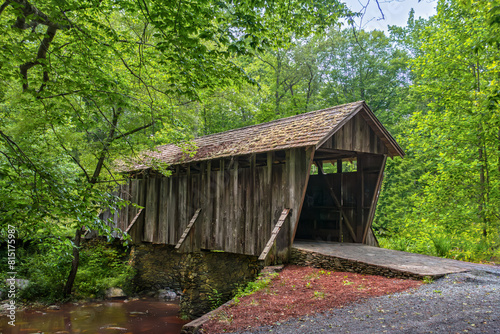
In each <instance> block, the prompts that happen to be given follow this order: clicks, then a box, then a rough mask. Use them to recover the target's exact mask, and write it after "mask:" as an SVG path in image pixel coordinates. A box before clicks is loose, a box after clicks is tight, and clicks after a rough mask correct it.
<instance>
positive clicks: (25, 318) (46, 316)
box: [0, 300, 186, 334]
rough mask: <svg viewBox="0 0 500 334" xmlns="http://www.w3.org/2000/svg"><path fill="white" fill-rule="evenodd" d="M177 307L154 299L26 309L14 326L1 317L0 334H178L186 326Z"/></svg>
mask: <svg viewBox="0 0 500 334" xmlns="http://www.w3.org/2000/svg"><path fill="white" fill-rule="evenodd" d="M178 313H179V305H178V304H177V303H165V302H159V301H156V300H133V301H128V302H126V301H105V302H101V303H92V304H82V305H73V304H65V305H62V306H61V309H60V310H47V309H42V310H27V311H23V312H21V311H19V312H17V314H16V325H15V327H12V326H10V325H9V324H8V323H7V322H8V321H9V319H8V318H6V317H5V316H1V317H0V334H28V333H44V334H49V333H50V334H56V333H57V334H77V333H78V334H83V333H88V334H96V333H105V334H115V333H120V334H136V333H144V334H146V333H147V334H160V333H161V334H174V333H175V334H178V333H180V332H181V328H182V326H183V325H184V324H185V323H186V321H183V320H181V319H179V318H178V317H177V315H178Z"/></svg>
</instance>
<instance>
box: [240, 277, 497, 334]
mask: <svg viewBox="0 0 500 334" xmlns="http://www.w3.org/2000/svg"><path fill="white" fill-rule="evenodd" d="M242 333H283V334H295V333H297V334H299V333H304V334H312V333H363V334H371V333H408V334H409V333H411V334H413V333H500V267H497V268H493V269H489V270H487V271H483V270H473V271H470V272H466V273H459V274H450V275H447V276H445V277H443V278H441V279H438V280H436V281H434V282H433V283H430V284H423V285H422V286H420V287H419V288H417V289H412V290H409V291H406V292H403V293H398V294H393V295H387V296H383V297H376V298H371V299H367V300H364V301H363V302H360V303H356V304H353V305H349V306H345V307H343V308H341V309H334V310H331V311H329V312H327V313H325V314H316V315H311V316H306V317H303V318H300V319H293V320H289V321H286V322H283V323H281V324H276V325H274V326H267V327H260V328H257V329H253V330H252V331H251V332H242Z"/></svg>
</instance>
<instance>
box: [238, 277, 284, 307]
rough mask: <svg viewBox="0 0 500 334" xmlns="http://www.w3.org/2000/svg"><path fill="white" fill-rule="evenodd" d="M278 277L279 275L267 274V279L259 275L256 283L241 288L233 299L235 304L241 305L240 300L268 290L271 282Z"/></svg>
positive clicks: (249, 283)
mask: <svg viewBox="0 0 500 334" xmlns="http://www.w3.org/2000/svg"><path fill="white" fill-rule="evenodd" d="M278 275H279V274H278V273H272V274H267V275H266V276H265V277H264V276H262V275H259V276H258V277H257V279H256V280H255V281H252V282H248V283H247V285H245V286H244V287H241V286H240V287H239V288H238V290H237V291H236V294H235V295H234V297H233V300H234V302H235V303H239V302H240V298H242V297H245V296H250V295H252V294H254V293H256V292H257V291H260V290H263V289H267V288H268V287H269V284H270V283H271V281H272V280H273V279H274V278H276V277H278Z"/></svg>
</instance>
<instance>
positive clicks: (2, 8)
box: [0, 0, 10, 15]
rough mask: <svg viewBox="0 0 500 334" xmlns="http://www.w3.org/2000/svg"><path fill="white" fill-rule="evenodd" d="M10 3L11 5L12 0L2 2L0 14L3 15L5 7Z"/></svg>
mask: <svg viewBox="0 0 500 334" xmlns="http://www.w3.org/2000/svg"><path fill="white" fill-rule="evenodd" d="M8 5H10V1H9V0H5V2H4V3H3V4H2V6H0V15H2V13H3V11H4V9H5V8H7V6H8Z"/></svg>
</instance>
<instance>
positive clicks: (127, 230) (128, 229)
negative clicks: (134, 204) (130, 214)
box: [125, 209, 143, 233]
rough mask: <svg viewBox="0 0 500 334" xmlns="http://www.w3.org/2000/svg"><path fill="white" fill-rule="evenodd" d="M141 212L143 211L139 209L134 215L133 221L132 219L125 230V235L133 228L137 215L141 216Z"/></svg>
mask: <svg viewBox="0 0 500 334" xmlns="http://www.w3.org/2000/svg"><path fill="white" fill-rule="evenodd" d="M142 210H143V209H140V210H139V212H138V213H137V214H136V215H135V217H134V219H132V222H131V223H130V225H129V226H128V227H127V229H126V230H125V233H128V232H129V231H130V229H131V228H132V226H134V224H135V222H136V221H137V218H139V215H140V214H141V212H142Z"/></svg>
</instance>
